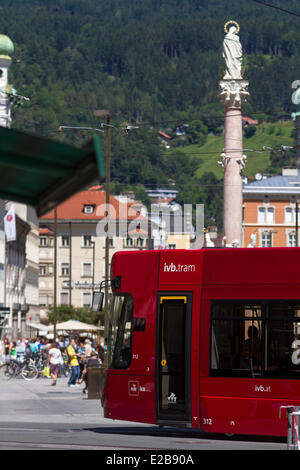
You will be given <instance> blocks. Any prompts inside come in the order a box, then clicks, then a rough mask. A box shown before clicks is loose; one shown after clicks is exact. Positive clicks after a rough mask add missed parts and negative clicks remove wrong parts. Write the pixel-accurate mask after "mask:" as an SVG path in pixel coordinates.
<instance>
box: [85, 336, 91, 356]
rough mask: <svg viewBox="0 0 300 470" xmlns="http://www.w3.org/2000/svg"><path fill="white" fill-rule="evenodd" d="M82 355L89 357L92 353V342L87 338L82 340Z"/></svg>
mask: <svg viewBox="0 0 300 470" xmlns="http://www.w3.org/2000/svg"><path fill="white" fill-rule="evenodd" d="M84 355H85V357H90V356H91V355H92V343H91V341H90V340H89V339H86V340H85V342H84Z"/></svg>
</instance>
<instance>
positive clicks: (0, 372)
mask: <svg viewBox="0 0 300 470" xmlns="http://www.w3.org/2000/svg"><path fill="white" fill-rule="evenodd" d="M9 365H10V361H5V362H4V363H3V364H1V365H0V377H1V378H2V379H4V380H10V379H11V378H12V377H13V374H12V371H11V370H10V368H9Z"/></svg>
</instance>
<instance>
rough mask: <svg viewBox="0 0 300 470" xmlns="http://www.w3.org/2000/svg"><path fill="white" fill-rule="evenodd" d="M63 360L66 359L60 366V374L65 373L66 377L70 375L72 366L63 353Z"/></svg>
mask: <svg viewBox="0 0 300 470" xmlns="http://www.w3.org/2000/svg"><path fill="white" fill-rule="evenodd" d="M63 361H64V362H63V364H62V365H61V367H60V368H59V374H58V376H59V377H61V376H62V374H63V375H64V376H65V377H69V375H70V374H71V366H70V364H69V359H68V357H67V356H65V355H63Z"/></svg>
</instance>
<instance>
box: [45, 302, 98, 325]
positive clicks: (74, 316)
mask: <svg viewBox="0 0 300 470" xmlns="http://www.w3.org/2000/svg"><path fill="white" fill-rule="evenodd" d="M47 314H48V319H49V322H50V323H52V324H53V321H54V316H53V308H51V309H50V310H49V311H48V312H47ZM102 317H103V314H101V313H98V312H97V313H96V312H91V311H90V310H88V309H85V308H75V307H73V306H72V305H71V306H69V305H61V306H58V307H57V308H56V321H57V323H61V322H65V321H68V320H78V321H81V322H83V323H89V324H92V325H97V324H98V321H99V320H100V321H101V320H103V318H102ZM102 324H103V321H102Z"/></svg>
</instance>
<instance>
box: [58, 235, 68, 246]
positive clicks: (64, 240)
mask: <svg viewBox="0 0 300 470" xmlns="http://www.w3.org/2000/svg"><path fill="white" fill-rule="evenodd" d="M60 246H63V247H68V246H70V237H69V235H62V236H61V245H60Z"/></svg>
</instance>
